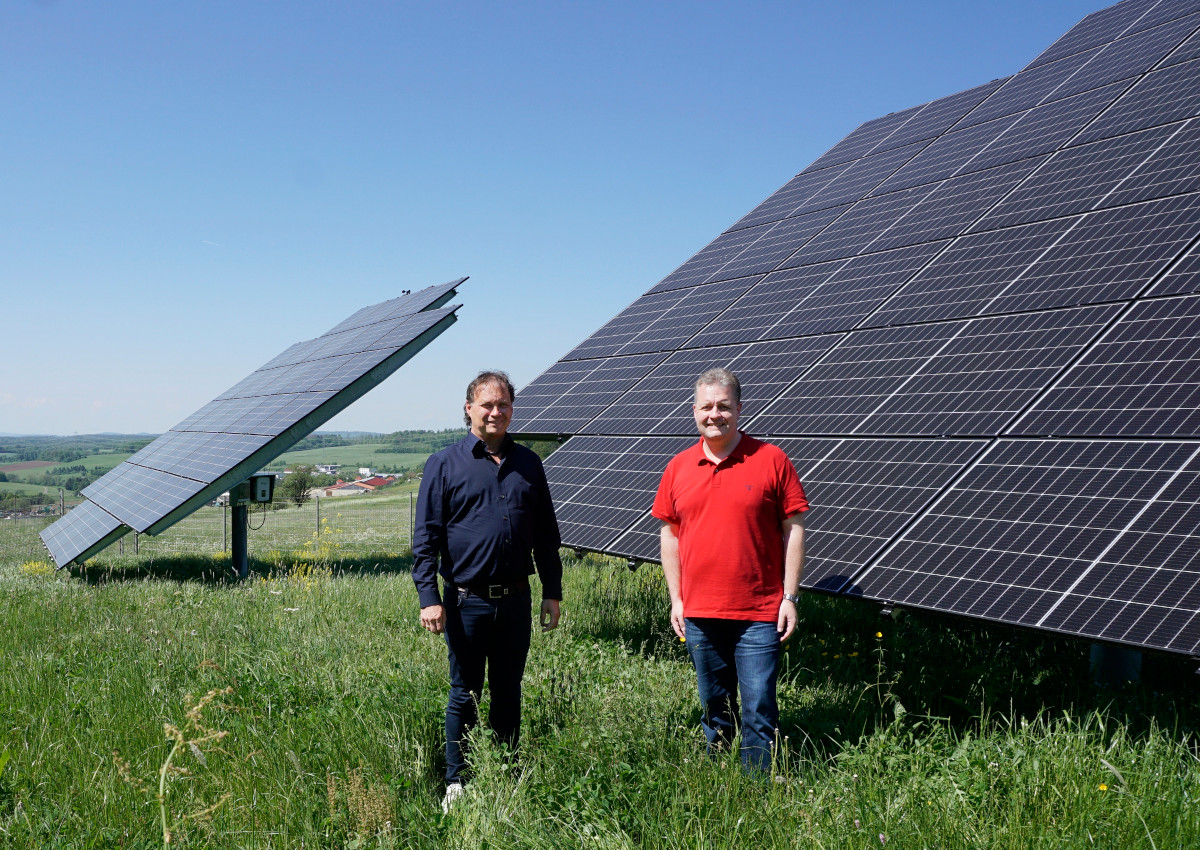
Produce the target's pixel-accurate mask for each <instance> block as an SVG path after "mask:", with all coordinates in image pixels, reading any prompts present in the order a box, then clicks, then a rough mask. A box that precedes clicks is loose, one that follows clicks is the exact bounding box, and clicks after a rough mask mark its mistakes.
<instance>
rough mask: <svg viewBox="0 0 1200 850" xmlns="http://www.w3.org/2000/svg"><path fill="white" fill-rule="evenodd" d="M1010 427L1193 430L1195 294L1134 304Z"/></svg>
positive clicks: (1199, 316)
mask: <svg viewBox="0 0 1200 850" xmlns="http://www.w3.org/2000/svg"><path fill="white" fill-rule="evenodd" d="M1010 433H1012V434H1030V435H1051V434H1052V435H1056V436H1101V437H1197V436H1200V297H1196V296H1187V297H1183V298H1169V299H1163V300H1154V301H1143V302H1140V303H1138V304H1136V305H1134V306H1133V308H1132V309H1131V310H1130V311H1129V312H1128V313H1127V314H1126V315H1124V316H1122V318H1121V320H1120V322H1118V323H1117V324H1116V325H1115V326H1114V327H1113V328H1112V329H1111V331H1110V332H1109V333H1107V334H1105V336H1104V337H1103V338H1102V339H1100V340H1099V341H1098V342H1097V343H1096V345H1094V346H1093V347H1092V348H1091V349H1090V350H1089V351H1088V352H1087V354H1086V355H1085V356H1084V357H1083V358H1082V359H1081V360H1080V361H1079V362H1078V363H1077V364H1075V365H1074V366H1073V367H1072V368H1071V369H1070V370H1069V371H1068V372H1067V373H1066V374H1065V375H1063V376H1062V378H1061V379H1060V380H1059V381H1057V382H1056V383H1055V384H1054V386H1053V387H1052V388H1051V389H1050V390H1049V392H1048V393H1047V394H1046V395H1045V397H1044V398H1042V399H1040V400H1039V401H1038V403H1037V404H1036V405H1035V406H1034V407H1033V408H1032V409H1031V410H1030V411H1029V412H1028V413H1027V414H1025V415H1024V416H1023V417H1021V419H1020V420H1019V421H1018V422H1017V423H1016V424H1015V425H1013V427H1012V428H1011V429H1010Z"/></svg>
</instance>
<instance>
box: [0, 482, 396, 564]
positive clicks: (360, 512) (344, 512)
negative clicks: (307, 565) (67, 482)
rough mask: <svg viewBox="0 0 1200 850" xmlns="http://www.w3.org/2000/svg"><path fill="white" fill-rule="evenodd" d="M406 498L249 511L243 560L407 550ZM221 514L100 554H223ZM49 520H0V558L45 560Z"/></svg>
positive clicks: (227, 540) (225, 518)
mask: <svg viewBox="0 0 1200 850" xmlns="http://www.w3.org/2000/svg"><path fill="white" fill-rule="evenodd" d="M415 502H416V497H415V495H413V494H412V493H406V494H400V495H389V496H386V497H374V496H347V497H342V498H329V499H314V500H313V501H311V502H309V503H307V504H305V505H304V506H302V507H299V508H297V507H287V508H282V509H280V510H266V511H261V510H259V509H258V508H257V507H252V508H251V509H250V523H249V524H250V532H249V535H248V542H249V551H250V554H251V555H266V554H268V553H270V552H289V551H302V550H304V549H305V547H306V546H310V547H311V546H312V545H313V544H314V541H318V540H322V539H324V540H326V541H336V544H337V550H338V552H340V553H342V554H344V555H354V554H368V553H379V552H387V553H392V554H399V553H400V552H401V551H403V550H406V549H409V548H411V545H412V544H411V541H412V517H413V512H414V509H415ZM232 514H233V511H232V510H231V509H229V508H227V507H203V508H201V509H200V510H198V511H196V512H195V513H194V514H192V515H191V516H189V517H187V518H186V519H183V520H180V521H179V522H178V523H176V524H175V525H173V526H171V528H169V529H167V530H166V531H164V532H163V533H162V534H159V535H158V536H155V537H151V536H150V535H146V534H135V533H133V532H130V533H129V534H126V535H125V536H124V537H122V538H121V539H120V540H118V541H117V542H116V543H113V544H112V545H111V546H110V547H109V548H108V549H107V550H105V554H110V555H111V554H119V555H137V556H139V557H154V556H155V555H210V554H218V553H220V552H228V551H229V548H230V546H231V545H232V540H233V533H232V530H231V528H230V519H231V517H232ZM55 519H56V517H55V518H44V517H10V518H7V519H4V520H0V554H8V555H11V556H14V557H23V558H29V559H41V558H45V557H47V556H46V550H45V549H44V548H43V546H42V544H41V539H40V538H39V537H38V534H39V533H40V532H41V531H42V529H44V528H45V527H46V526H48V525H49V524H50V523H51V522H53V521H54V520H55Z"/></svg>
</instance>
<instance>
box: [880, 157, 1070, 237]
mask: <svg viewBox="0 0 1200 850" xmlns="http://www.w3.org/2000/svg"><path fill="white" fill-rule="evenodd" d="M1045 160H1046V157H1045V156H1041V157H1036V158H1033V159H1026V160H1022V161H1021V162H1013V163H1009V164H1007V165H1001V166H998V167H996V168H990V169H988V170H987V171H977V172H975V173H974V174H967V175H964V176H962V177H952V178H950V179H949V180H945V181H943V182H941V183H936V184H934V186H933V191H932V192H930V193H929V194H928V195H926V196H925V198H924V199H923V200H921V201H920V202H918V203H917V204H916V205H915V206H913V207H912V208H911V209H909V210H908V211H907V212H905V213H904V214H903V215H901V216H900V217H899V218H897V219H896V221H895V223H893V224H892V225H891V226H890V227H888V228H887V229H885V230H884V231H883V232H882V233H880V234H879V236H877V237H876V238H875V239H873V240H872V241H871V242H870V243H869V244H868V245H867V246H866V249H865V250H868V251H879V250H886V249H889V248H900V247H902V246H905V245H917V244H920V243H922V242H934V241H937V240H941V239H947V238H950V237H953V236H958V235H959V234H961V233H963V232H964V231H965V230H966V229H967V228H968V227H969V226H970V225H972V224H974V223H975V222H976V221H977V220H978V219H979V218H981V217H982V216H983V215H984V214H985V213H986V212H987V211H988V210H990V209H991V208H992V207H994V206H995V205H996V204H997V203H998V202H999V201H1000V199H1001V198H1003V197H1004V196H1005V195H1006V194H1007V193H1008V192H1010V191H1012V189H1013V187H1015V186H1016V185H1017V184H1018V183H1020V182H1021V181H1022V180H1024V179H1025V177H1026V176H1027V175H1028V174H1029V173H1030V172H1031V171H1033V170H1034V169H1035V168H1037V167H1038V166H1039V165H1041V164H1042V163H1043V162H1045Z"/></svg>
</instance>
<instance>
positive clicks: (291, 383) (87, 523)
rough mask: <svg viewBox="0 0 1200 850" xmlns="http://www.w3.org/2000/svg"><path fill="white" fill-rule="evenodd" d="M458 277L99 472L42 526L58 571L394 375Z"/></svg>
mask: <svg viewBox="0 0 1200 850" xmlns="http://www.w3.org/2000/svg"><path fill="white" fill-rule="evenodd" d="M464 280H466V278H460V279H459V280H455V281H451V282H449V283H446V284H442V285H440V286H432V287H429V288H427V289H423V290H421V291H419V292H415V293H406V294H405V295H403V296H401V297H400V298H394V299H392V300H390V301H385V302H383V303H382V304H376V305H374V306H371V307H367V308H364V309H362V310H359V311H357V312H355V313H354V314H353V315H351V316H350V317H349V318H347V319H346V320H345V321H343V322H340V323H339V324H337V325H336V326H334V327H333V328H332V329H331V330H330V331H328V332H327V333H325V334H323V335H322V336H319V337H317V338H316V339H311V340H307V341H304V342H299V343H296V344H295V345H292V346H289V347H288V348H287V349H285V350H284V351H283V352H282V353H281V354H279V355H278V356H276V357H274V358H272V359H271V360H270V361H268V362H267V363H266V364H264V365H263V366H262V367H261V368H259V369H257V370H256V371H254V372H253V373H251V374H250V375H248V376H247V377H246V378H244V379H243V380H241V381H239V382H238V383H237V384H235V385H234V386H233V387H231V388H230V389H228V390H226V391H225V392H223V393H221V394H220V395H219V396H217V398H215V399H213V400H212V401H211V402H209V403H208V404H206V405H204V406H203V407H201V408H200V409H199V410H197V411H196V412H195V413H193V414H192V415H191V416H189V417H187V418H186V419H184V420H183V421H182V422H180V423H179V424H178V425H176V426H175V427H173V428H172V429H171V430H170V431H168V432H167V433H165V434H163V435H162V436H161V437H159V438H158V439H156V440H155V441H154V442H152V443H150V445H148V446H146V447H145V448H144V449H142V450H141V451H140V452H138V453H137V454H135V455H133V456H132V457H130V458H129V459H128V460H126V461H125V462H123V463H121V464H120V465H118V466H117V467H116V468H114V469H113V470H112V471H111V472H109V473H108V474H107V475H105V476H103V477H102V478H100V479H98V480H97V481H95V482H94V483H92V484H91V485H89V486H88V487H87V488H85V489H84V490H83V495H84V497H86V499H87V500H88V501H86V502H84V503H83V504H82V505H80V506H79V507H77V508H75V509H74V510H72V511H71V512H70V513H69V514H67V515H66V516H65V517H63V518H62V519H60V520H59V521H58V522H56V523H54V524H53V525H51V526H50V527H49V528H47V529H46V530H45V531H43V532H42V540H43V542H45V544H46V546H47V548H48V549H49V551H50V554H51V556H52V557H53V558H54V560H55V563H57V564H58V565H59V566H60V567H63V566H66V565H67V564H69V563H71V562H72V561H76V560H83V559H85V558H87V557H88V556H89V555H91V554H94V553H95V552H98V551H99V550H101V549H103V548H104V547H106V546H108V545H109V544H110V543H112V542H113V541H114V540H116V539H117V538H118V537H120V536H121V535H122V534H124V533H126V532H127V531H128V530H129V529H133V530H135V531H138V532H141V533H149V534H158V533H159V532H161V531H163V530H165V529H166V528H169V527H170V526H171V525H174V524H175V523H176V522H178V521H179V520H181V519H183V518H184V517H185V516H187V515H188V514H190V513H192V512H193V511H195V510H196V509H197V508H199V507H200V506H202V505H204V504H205V503H207V502H209V501H211V500H213V499H214V498H216V497H217V496H218V495H219V494H221V493H222V492H224V491H225V490H228V489H229V488H230V487H231V486H233V485H235V484H238V483H240V482H242V481H244V480H245V479H246V477H247V476H249V475H250V474H251V473H253V472H256V471H257V470H259V469H261V468H262V467H263V466H264V465H266V464H267V463H269V462H270V461H272V460H274V459H275V458H276V457H278V456H279V455H280V454H282V453H283V452H285V451H287V449H288V448H290V447H291V446H292V445H294V444H295V443H296V442H297V441H298V440H300V439H302V438H303V437H305V436H306V435H308V434H310V433H312V431H314V430H316V429H317V428H318V427H320V425H321V424H323V423H324V422H327V421H328V420H329V419H330V418H332V417H333V416H334V415H335V414H337V413H339V412H341V411H342V410H343V409H345V408H346V407H347V406H349V405H350V404H351V403H352V402H353V401H355V400H356V399H358V398H360V397H361V396H362V395H364V394H365V393H366V392H367V391H368V390H370V389H372V388H374V387H375V386H377V385H378V384H379V383H381V382H382V381H383V380H384V379H385V378H387V377H388V376H389V375H391V374H392V373H393V372H395V371H396V370H397V369H398V368H400V366H402V365H403V364H404V363H405V362H406V361H407V360H408V359H410V358H411V357H412V356H413V355H414V354H416V353H417V352H418V351H420V350H421V349H422V348H424V347H425V346H426V345H427V344H428V343H429V342H431V341H432V340H433V339H434V338H435V337H436V336H438V335H439V334H440V333H441V332H442V331H444V330H445V329H446V328H448V327H449V326H450V325H451V324H453V323H454V321H455V312H456V311H457V310H458V307H457V306H453V307H442V306H441V305H442V304H445V303H446V302H447V301H448V300H449V299H450V298H452V297H453V296H454V294H455V291H456V289H457V287H458V286H459V285H460V284H462V282H463V281H464Z"/></svg>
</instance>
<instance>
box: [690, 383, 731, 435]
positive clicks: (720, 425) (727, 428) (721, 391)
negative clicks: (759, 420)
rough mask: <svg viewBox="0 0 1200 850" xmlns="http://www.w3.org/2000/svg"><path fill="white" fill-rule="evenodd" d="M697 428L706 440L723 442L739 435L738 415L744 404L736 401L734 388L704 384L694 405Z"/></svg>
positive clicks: (697, 391)
mask: <svg viewBox="0 0 1200 850" xmlns="http://www.w3.org/2000/svg"><path fill="white" fill-rule="evenodd" d="M692 412H693V413H694V414H695V416H696V427H697V428H698V429H700V436H701V437H704V439H706V440H714V441H716V442H722V441H724V440H726V439H729V438H731V437H732V436H733V435H734V434H736V433H737V423H738V414H739V413H741V412H742V403H741V402H740V401H735V400H734V395H733V388H732V387H723V386H721V385H720V384H702V385H701V386H700V387H699V388H698V389H697V390H696V403H695V404H693V405H692Z"/></svg>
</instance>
